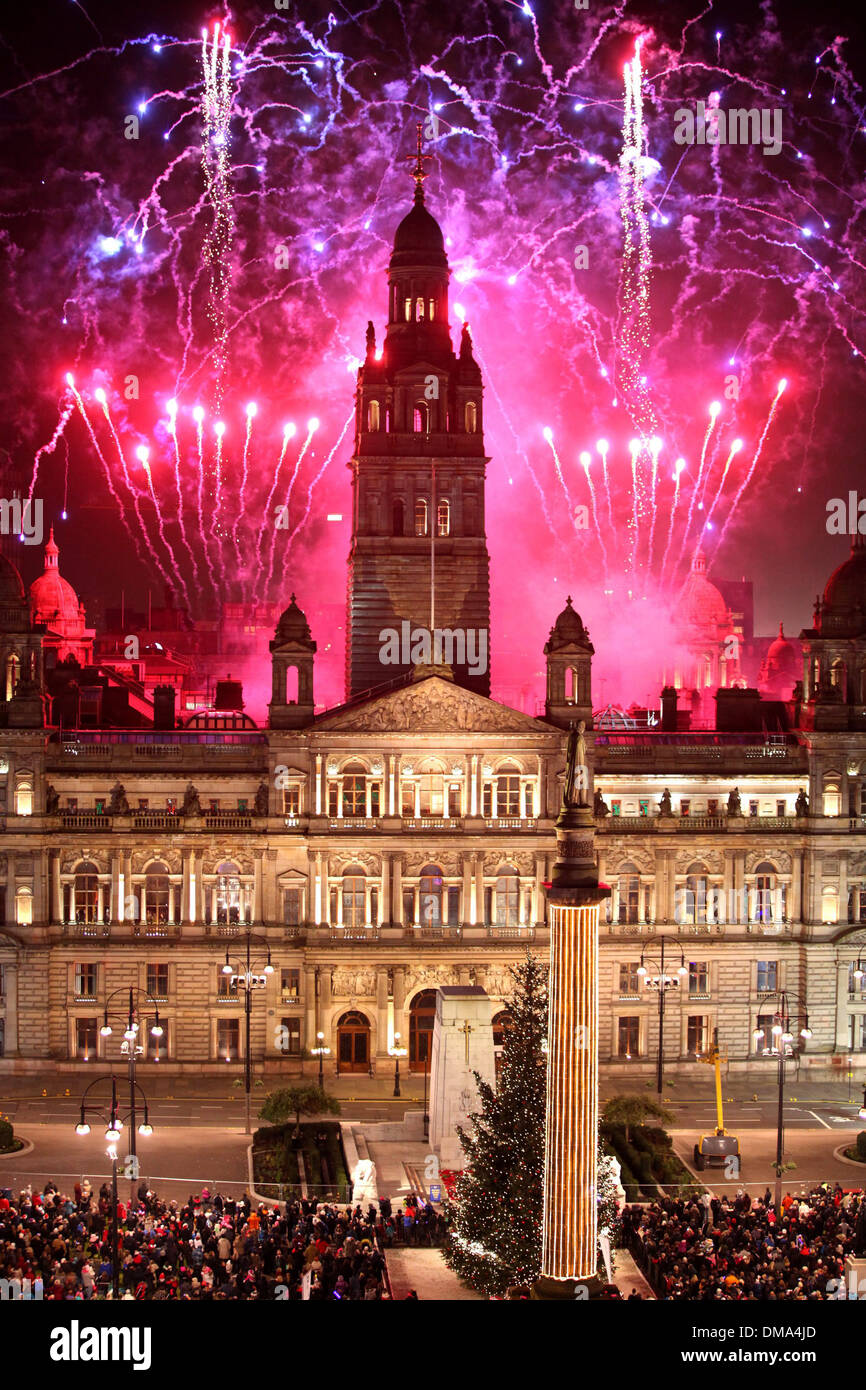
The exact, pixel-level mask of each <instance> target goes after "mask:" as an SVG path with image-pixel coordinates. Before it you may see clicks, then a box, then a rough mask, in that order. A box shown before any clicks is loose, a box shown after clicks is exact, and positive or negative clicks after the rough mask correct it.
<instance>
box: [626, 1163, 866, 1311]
mask: <svg viewBox="0 0 866 1390" xmlns="http://www.w3.org/2000/svg"><path fill="white" fill-rule="evenodd" d="M622 1230H623V1243H624V1244H626V1245H627V1246H628V1247H629V1249H630V1250H631V1252H632V1254H633V1255H634V1257H635V1260H636V1261H637V1263H638V1264H639V1265H640V1267H641V1268H642V1269H643V1271H644V1273H645V1275H646V1277H647V1279H648V1281H649V1283H650V1284H651V1286H652V1288H653V1290H654V1292H655V1294H656V1297H657V1298H660V1299H670V1300H689V1301H692V1300H697V1301H701V1300H718V1299H722V1300H739V1299H746V1300H751V1301H754V1300H769V1301H777V1300H780V1299H795V1300H803V1299H807V1300H808V1299H812V1300H825V1299H828V1298H836V1297H838V1296H839V1295H838V1292H837V1290H838V1289H839V1288H840V1287H843V1282H844V1279H845V1272H844V1262H845V1257H846V1256H847V1255H850V1254H860V1253H866V1196H864V1195H863V1194H862V1193H845V1192H844V1191H843V1189H842V1188H841V1187H839V1186H838V1184H837V1185H836V1187H835V1188H834V1187H831V1186H830V1184H824V1185H823V1186H822V1187H820V1188H816V1189H814V1190H813V1191H811V1192H809V1193H808V1195H806V1196H803V1197H799V1198H797V1197H792V1196H791V1195H790V1194H787V1195H786V1196H785V1197H784V1198H783V1199H782V1207H781V1214H780V1216H779V1218H778V1219H777V1218H776V1213H775V1210H774V1207H773V1198H772V1194H771V1192H770V1190H769V1188H768V1189H767V1191H766V1193H765V1194H764V1197H763V1199H761V1198H756V1199H753V1198H751V1197H750V1196H749V1194H748V1193H747V1192H740V1193H738V1194H737V1196H736V1198H735V1199H733V1200H729V1199H728V1198H727V1197H721V1198H719V1197H711V1196H710V1194H709V1193H704V1194H703V1195H702V1196H701V1198H700V1199H695V1198H691V1197H689V1198H681V1199H679V1200H674V1199H665V1200H663V1201H661V1202H652V1203H650V1204H649V1205H648V1206H632V1207H626V1208H625V1210H624V1212H623V1215H622ZM840 1281H842V1282H841V1283H840Z"/></svg>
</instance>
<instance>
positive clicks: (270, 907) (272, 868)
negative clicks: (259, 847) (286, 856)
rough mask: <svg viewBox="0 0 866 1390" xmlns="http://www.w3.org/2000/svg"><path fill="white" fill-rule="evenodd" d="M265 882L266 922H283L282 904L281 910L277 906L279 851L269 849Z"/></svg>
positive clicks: (265, 863)
mask: <svg viewBox="0 0 866 1390" xmlns="http://www.w3.org/2000/svg"><path fill="white" fill-rule="evenodd" d="M263 866H264V867H263V875H264V882H263V886H262V893H263V899H262V912H263V914H264V916H263V920H264V921H265V922H279V921H281V920H282V916H283V913H282V904H280V906H279V909H278V906H277V851H276V850H275V849H267V850H265V852H264V859H263Z"/></svg>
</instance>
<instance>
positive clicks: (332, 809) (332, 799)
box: [328, 782, 340, 820]
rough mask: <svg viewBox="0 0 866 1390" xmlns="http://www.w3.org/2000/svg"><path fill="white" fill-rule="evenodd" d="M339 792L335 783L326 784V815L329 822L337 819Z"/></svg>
mask: <svg viewBox="0 0 866 1390" xmlns="http://www.w3.org/2000/svg"><path fill="white" fill-rule="evenodd" d="M339 790H340V789H339V787H338V786H337V783H336V782H329V783H328V815H329V816H330V817H331V820H336V818H337V812H338V809H339V800H338V792H339Z"/></svg>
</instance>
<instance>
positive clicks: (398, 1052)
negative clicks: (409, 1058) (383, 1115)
mask: <svg viewBox="0 0 866 1390" xmlns="http://www.w3.org/2000/svg"><path fill="white" fill-rule="evenodd" d="M388 1051H389V1052H390V1054H391V1056H392V1057H393V1058H394V1096H395V1097H397V1096H399V1094H400V1058H401V1057H405V1056H406V1049H405V1047H401V1046H400V1034H399V1033H395V1034H394V1046H393V1047H391V1048H389V1049H388Z"/></svg>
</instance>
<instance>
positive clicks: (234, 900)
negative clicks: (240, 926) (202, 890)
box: [216, 860, 241, 925]
mask: <svg viewBox="0 0 866 1390" xmlns="http://www.w3.org/2000/svg"><path fill="white" fill-rule="evenodd" d="M216 888H217V922H218V923H219V924H221V925H222V924H231V923H233V922H240V920H241V880H240V870H239V869H238V867H237V865H236V864H232V863H231V862H230V861H228V860H226V861H224V862H223V863H222V864H218V865H217V885H216Z"/></svg>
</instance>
